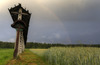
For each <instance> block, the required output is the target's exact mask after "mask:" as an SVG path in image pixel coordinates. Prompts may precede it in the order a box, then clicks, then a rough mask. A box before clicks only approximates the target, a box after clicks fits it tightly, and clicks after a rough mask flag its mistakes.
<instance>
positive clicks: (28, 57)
mask: <svg viewBox="0 0 100 65" xmlns="http://www.w3.org/2000/svg"><path fill="white" fill-rule="evenodd" d="M12 56H13V49H0V65H5V64H6V63H7V62H8V63H7V65H100V48H93V47H73V48H71V47H52V48H49V49H26V50H25V52H24V53H22V54H20V56H19V57H18V58H17V59H12ZM11 59H12V60H11ZM44 59H45V60H46V61H44ZM8 60H9V61H8Z"/></svg>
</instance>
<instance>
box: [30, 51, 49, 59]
mask: <svg viewBox="0 0 100 65" xmlns="http://www.w3.org/2000/svg"><path fill="white" fill-rule="evenodd" d="M47 50H48V49H30V51H32V52H33V53H35V54H37V55H39V56H41V57H43V56H44V54H45V52H46V51H47Z"/></svg>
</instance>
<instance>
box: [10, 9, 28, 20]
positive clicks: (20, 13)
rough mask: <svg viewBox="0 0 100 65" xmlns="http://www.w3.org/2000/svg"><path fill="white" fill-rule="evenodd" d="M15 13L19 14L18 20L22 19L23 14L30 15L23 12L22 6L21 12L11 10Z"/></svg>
mask: <svg viewBox="0 0 100 65" xmlns="http://www.w3.org/2000/svg"><path fill="white" fill-rule="evenodd" d="M11 13H13V14H18V20H22V15H28V14H27V13H23V12H22V8H20V9H19V12H11Z"/></svg>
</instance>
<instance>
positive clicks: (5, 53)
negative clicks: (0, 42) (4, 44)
mask: <svg viewBox="0 0 100 65" xmlns="http://www.w3.org/2000/svg"><path fill="white" fill-rule="evenodd" d="M12 57H13V49H0V65H5V64H6V63H7V62H8V61H9V60H10V59H12Z"/></svg>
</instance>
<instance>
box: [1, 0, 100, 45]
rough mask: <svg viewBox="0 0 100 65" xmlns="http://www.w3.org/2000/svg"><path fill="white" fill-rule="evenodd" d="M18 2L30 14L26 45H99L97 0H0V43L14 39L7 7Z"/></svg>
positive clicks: (98, 4)
mask: <svg viewBox="0 0 100 65" xmlns="http://www.w3.org/2000/svg"><path fill="white" fill-rule="evenodd" d="M18 3H21V4H22V6H23V8H26V9H27V10H29V12H30V13H32V16H31V19H30V27H29V33H28V42H42V43H44V42H47V43H64V44H75V43H77V42H79V41H81V42H83V43H86V44H88V43H89V44H93V43H94V44H99V43H100V0H0V41H9V42H14V41H15V39H16V30H15V29H13V28H11V24H12V23H13V21H12V18H11V16H10V13H9V11H8V8H11V7H14V6H15V5H18Z"/></svg>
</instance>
